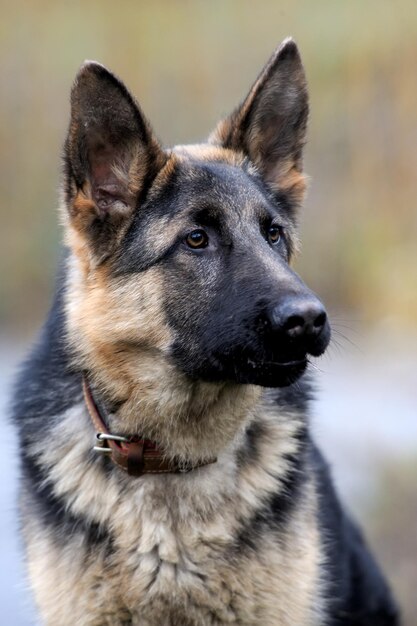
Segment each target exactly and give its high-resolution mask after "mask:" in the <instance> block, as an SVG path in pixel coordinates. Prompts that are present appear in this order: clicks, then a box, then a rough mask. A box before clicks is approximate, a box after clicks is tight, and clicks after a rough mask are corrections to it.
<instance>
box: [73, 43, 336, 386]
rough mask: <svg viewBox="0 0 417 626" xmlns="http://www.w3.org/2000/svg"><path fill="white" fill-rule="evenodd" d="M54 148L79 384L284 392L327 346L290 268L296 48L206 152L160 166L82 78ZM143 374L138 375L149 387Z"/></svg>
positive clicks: (296, 151) (110, 94)
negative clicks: (205, 385) (86, 377)
mask: <svg viewBox="0 0 417 626" xmlns="http://www.w3.org/2000/svg"><path fill="white" fill-rule="evenodd" d="M71 104H72V112H71V123H70V128H69V134H68V138H67V142H66V146H65V204H66V214H67V218H66V221H67V233H68V236H67V240H68V242H69V245H70V247H71V248H72V252H73V254H72V260H71V264H72V266H73V267H72V270H71V272H70V273H72V274H71V275H72V278H71V280H70V287H69V291H70V297H69V298H68V299H67V302H68V315H69V324H70V335H71V338H72V343H73V345H74V346H75V348H76V349H77V350H78V351H79V353H80V354H81V355H83V357H84V365H85V367H87V368H91V369H93V370H94V368H96V369H97V368H102V369H105V368H107V370H109V369H110V372H111V371H112V372H113V375H115V376H116V375H117V376H124V378H125V381H126V385H127V386H129V385H133V384H134V378H135V376H138V375H139V371H140V376H141V377H142V378H143V377H144V376H145V377H146V378H147V380H148V382H149V385H152V384H153V383H152V380H153V376H154V375H159V376H160V375H161V374H160V372H161V370H160V369H159V371H158V373H156V372H155V371H154V369H153V368H155V367H156V365H155V364H156V363H158V364H159V365H158V367H159V368H161V367H163V368H165V370H166V371H168V370H169V371H170V372H171V373H172V372H173V371H177V372H178V371H179V372H181V375H182V376H185V377H186V378H188V379H193V380H194V379H198V380H202V381H211V382H212V381H216V382H217V381H222V382H227V381H233V382H234V383H250V384H255V385H261V386H284V385H287V384H289V383H291V382H293V381H294V380H296V379H297V378H298V376H300V375H301V373H302V372H303V371H304V369H305V366H306V362H307V358H308V356H309V355H319V354H321V353H322V352H323V351H324V350H325V348H326V346H327V344H328V341H329V334H330V331H329V324H328V322H327V318H326V312H325V310H324V307H323V305H322V304H321V302H320V301H319V300H318V299H317V297H316V296H315V295H314V294H313V293H312V292H311V291H310V290H309V289H308V288H307V287H306V286H305V285H304V284H303V282H302V281H301V279H300V278H299V277H298V276H297V274H296V273H295V272H294V271H293V270H292V269H291V268H290V265H289V263H290V260H291V257H292V254H293V252H294V250H295V248H296V246H297V243H296V242H297V239H296V232H295V231H296V222H297V217H296V216H297V211H298V209H299V207H300V205H301V203H302V201H303V197H304V191H305V178H304V175H303V173H302V151H303V145H304V142H305V133H306V126H307V117H308V95H307V86H306V80H305V75H304V71H303V67H302V64H301V60H300V56H299V53H298V50H297V47H296V45H295V43H294V42H293V41H292V40H287V41H285V42H284V43H283V44H282V45H281V47H280V48H279V49H278V50H277V52H276V53H275V54H274V55H273V56H272V58H271V60H270V61H269V63H268V64H267V65H266V67H265V68H264V70H263V71H262V73H261V74H260V76H259V78H258V79H257V81H256V82H255V84H254V85H253V87H252V89H251V90H250V92H249V94H248V96H247V97H246V99H245V100H244V102H243V103H242V104H241V105H240V106H239V107H238V108H237V109H236V110H235V111H234V112H233V113H232V115H230V117H228V118H227V119H225V120H223V121H222V122H220V124H219V125H218V127H217V128H216V130H215V131H214V132H213V133H212V135H211V136H210V138H209V140H208V142H207V143H205V144H202V145H197V146H179V147H176V148H174V149H172V150H163V149H162V148H161V146H160V144H159V142H158V141H157V139H156V138H155V136H154V134H153V132H152V130H151V128H150V126H149V124H148V122H147V121H146V119H145V117H144V116H143V114H142V112H141V110H140V108H139V106H138V105H137V103H136V101H135V100H134V98H133V97H132V96H131V95H130V93H129V92H128V90H127V89H126V87H125V86H124V85H123V84H122V83H121V82H120V81H119V80H118V79H117V78H116V77H115V76H114V75H113V74H111V73H110V72H109V71H108V70H106V69H105V68H104V67H102V66H101V65H98V64H97V63H90V62H88V63H86V64H85V65H84V66H83V67H82V68H81V70H80V72H79V74H78V76H77V79H76V81H75V84H74V87H73V91H72V100H71ZM144 370H146V371H144Z"/></svg>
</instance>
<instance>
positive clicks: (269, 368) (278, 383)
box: [187, 354, 308, 387]
mask: <svg viewBox="0 0 417 626" xmlns="http://www.w3.org/2000/svg"><path fill="white" fill-rule="evenodd" d="M307 364H308V359H307V355H300V356H298V355H297V358H293V359H287V360H276V359H272V358H259V357H256V356H254V355H252V354H251V355H247V354H246V355H243V354H239V355H236V354H235V355H233V356H232V355H228V357H226V358H225V357H224V356H223V355H222V356H220V355H219V356H216V357H214V358H213V357H212V358H211V359H210V361H209V363H207V362H206V365H205V367H204V372H202V371H198V372H187V373H188V374H191V376H192V377H197V378H204V379H205V380H208V381H211V382H218V381H227V380H229V381H233V382H237V383H241V384H246V385H259V386H261V387H287V386H288V385H291V384H292V383H294V382H296V381H297V380H298V379H299V378H300V376H301V375H302V374H303V373H304V372H305V369H306V367H307Z"/></svg>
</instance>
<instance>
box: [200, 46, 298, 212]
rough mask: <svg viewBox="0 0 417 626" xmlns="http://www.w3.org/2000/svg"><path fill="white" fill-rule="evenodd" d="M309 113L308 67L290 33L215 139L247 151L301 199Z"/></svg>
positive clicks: (267, 176)
mask: <svg viewBox="0 0 417 626" xmlns="http://www.w3.org/2000/svg"><path fill="white" fill-rule="evenodd" d="M307 119H308V93H307V83H306V78H305V74H304V69H303V66H302V63H301V58H300V54H299V52H298V48H297V46H296V44H295V42H294V41H293V40H292V39H286V40H285V41H284V42H283V43H282V44H281V46H280V47H279V48H278V49H277V50H276V52H275V53H274V54H273V56H272V57H271V59H270V61H269V63H268V64H267V65H266V66H265V68H264V70H263V71H262V73H261V74H260V76H259V77H258V79H257V81H256V82H255V84H254V85H253V87H252V89H251V90H250V92H249V94H248V96H247V97H246V99H245V100H244V102H243V103H242V104H241V105H240V106H239V107H238V108H237V109H236V110H235V111H234V112H233V113H232V115H230V116H229V117H228V118H226V119H225V120H223V121H222V122H220V124H219V125H218V126H217V128H216V130H215V131H214V133H213V134H212V135H211V136H210V138H209V141H211V142H212V143H215V144H218V145H221V146H223V147H225V148H230V149H232V150H236V151H240V152H243V153H244V154H246V155H247V156H248V157H249V158H250V160H251V161H252V162H253V163H254V165H255V166H256V167H257V169H258V171H259V172H260V174H261V176H262V177H263V178H264V180H265V181H266V182H267V183H268V184H269V185H270V186H271V187H272V189H273V190H274V191H281V192H285V193H286V194H287V195H288V196H289V199H290V200H292V201H293V203H295V204H297V205H298V204H301V203H302V200H303V197H304V192H305V178H304V176H303V175H302V152H303V146H304V143H305V135H306V128H307Z"/></svg>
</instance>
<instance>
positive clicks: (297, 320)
mask: <svg viewBox="0 0 417 626" xmlns="http://www.w3.org/2000/svg"><path fill="white" fill-rule="evenodd" d="M270 322H271V326H272V329H273V330H274V331H278V332H280V333H282V334H284V335H286V336H287V337H288V338H290V339H301V338H305V339H307V338H310V339H314V338H315V337H318V336H319V335H320V333H321V332H322V331H323V329H324V327H325V326H326V325H327V314H326V311H325V308H324V306H323V305H322V303H321V302H320V300H319V299H318V298H316V297H315V296H314V295H312V294H311V295H310V294H307V295H306V296H298V295H294V296H287V297H286V298H285V299H284V300H283V301H282V302H280V303H279V304H277V305H275V306H274V307H273V309H272V310H271V312H270Z"/></svg>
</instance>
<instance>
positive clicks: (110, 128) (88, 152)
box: [64, 61, 166, 262]
mask: <svg viewBox="0 0 417 626" xmlns="http://www.w3.org/2000/svg"><path fill="white" fill-rule="evenodd" d="M165 160H166V156H165V154H164V152H163V151H162V149H161V147H160V146H159V144H158V142H157V140H156V139H155V137H154V135H153V133H152V131H151V129H150V127H149V125H148V123H147V121H146V120H145V118H144V116H143V114H142V112H141V110H140V109H139V106H138V105H137V104H136V102H135V100H134V98H133V97H132V96H131V95H130V93H129V91H128V90H127V88H126V87H125V86H124V84H123V83H122V82H121V81H119V79H118V78H116V77H115V76H114V75H113V74H111V73H110V72H109V71H108V70H107V69H106V68H105V67H103V66H102V65H100V64H98V63H95V62H89V61H87V62H86V63H85V64H84V65H83V66H82V67H81V69H80V71H79V73H78V75H77V77H76V80H75V83H74V86H73V89H72V93H71V122H70V127H69V132H68V137H67V140H66V144H65V150H64V162H65V192H66V196H65V199H66V204H67V209H68V213H69V218H70V223H71V225H72V226H73V228H75V230H76V231H78V233H79V234H81V236H82V237H83V239H84V240H85V241H86V242H87V243H88V244H89V247H90V252H91V253H92V255H93V257H94V259H95V261H96V262H101V261H102V260H104V259H105V258H107V257H108V256H109V254H111V252H112V251H113V249H114V247H115V243H116V242H117V241H118V239H120V234H121V233H122V232H125V230H126V228H127V227H128V225H129V224H130V222H131V220H132V218H133V214H134V212H135V210H136V208H137V206H138V205H139V204H140V200H141V197H143V195H144V193H145V192H146V189H147V188H148V187H149V185H150V183H151V182H152V180H153V179H154V177H155V176H156V174H157V172H158V171H159V169H161V167H162V166H163V164H164V162H165Z"/></svg>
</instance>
